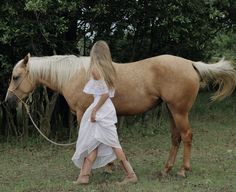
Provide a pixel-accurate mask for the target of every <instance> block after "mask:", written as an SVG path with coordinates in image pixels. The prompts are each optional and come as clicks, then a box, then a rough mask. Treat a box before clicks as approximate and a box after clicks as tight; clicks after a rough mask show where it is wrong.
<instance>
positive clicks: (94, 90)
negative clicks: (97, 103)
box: [83, 79, 115, 97]
mask: <svg viewBox="0 0 236 192" xmlns="http://www.w3.org/2000/svg"><path fill="white" fill-rule="evenodd" d="M83 92H85V93H87V94H92V95H96V96H98V95H102V94H106V93H109V97H114V94H115V90H114V89H110V90H109V89H108V87H107V85H106V83H105V81H104V80H102V79H100V80H95V79H90V80H89V81H88V83H87V84H86V85H85V87H84V90H83Z"/></svg>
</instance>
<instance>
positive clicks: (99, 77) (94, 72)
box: [91, 67, 101, 80]
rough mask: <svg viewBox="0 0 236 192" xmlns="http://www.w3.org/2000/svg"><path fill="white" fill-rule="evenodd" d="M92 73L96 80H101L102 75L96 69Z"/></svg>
mask: <svg viewBox="0 0 236 192" xmlns="http://www.w3.org/2000/svg"><path fill="white" fill-rule="evenodd" d="M91 73H92V76H93V78H94V79H95V80H99V79H101V75H100V73H99V71H98V70H97V69H96V68H95V67H93V68H92V70H91Z"/></svg>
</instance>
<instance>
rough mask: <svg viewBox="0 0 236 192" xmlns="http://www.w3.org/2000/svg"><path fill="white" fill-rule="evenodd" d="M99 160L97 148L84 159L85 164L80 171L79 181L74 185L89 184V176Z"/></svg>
mask: <svg viewBox="0 0 236 192" xmlns="http://www.w3.org/2000/svg"><path fill="white" fill-rule="evenodd" d="M96 158H97V148H96V149H94V150H93V151H92V152H91V153H89V154H88V156H87V157H86V158H85V159H84V163H83V165H82V168H81V170H80V174H79V177H78V179H77V180H76V181H75V182H74V184H88V183H89V176H90V173H91V169H92V166H93V163H94V161H95V159H96Z"/></svg>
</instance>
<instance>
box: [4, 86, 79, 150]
mask: <svg viewBox="0 0 236 192" xmlns="http://www.w3.org/2000/svg"><path fill="white" fill-rule="evenodd" d="M8 91H10V92H12V93H13V94H14V95H15V96H16V97H17V98H18V99H19V100H20V101H21V103H23V105H24V107H25V109H26V112H27V114H28V115H29V118H30V120H31V122H32V124H33V125H34V127H35V128H36V129H37V131H38V132H39V133H40V135H41V136H42V137H43V138H44V139H46V140H47V141H48V142H50V143H52V144H54V145H57V146H63V147H67V146H71V145H74V144H76V142H73V143H57V142H55V141H52V140H50V139H49V138H48V137H47V136H46V135H44V134H43V132H42V131H41V130H40V129H39V127H38V126H37V125H36V123H35V121H34V119H33V118H32V116H31V114H30V110H29V106H28V105H27V103H26V102H24V101H23V100H22V99H21V98H19V97H18V96H17V95H16V94H15V93H14V91H12V90H8Z"/></svg>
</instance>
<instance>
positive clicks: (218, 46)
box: [207, 31, 236, 61]
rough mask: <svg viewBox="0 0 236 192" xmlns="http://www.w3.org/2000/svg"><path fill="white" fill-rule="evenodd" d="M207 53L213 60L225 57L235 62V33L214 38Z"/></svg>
mask: <svg viewBox="0 0 236 192" xmlns="http://www.w3.org/2000/svg"><path fill="white" fill-rule="evenodd" d="M208 49H209V51H208V52H207V53H208V55H209V57H213V58H212V59H213V60H215V59H216V60H218V59H219V58H222V57H225V58H226V59H231V60H234V61H236V32H233V31H231V32H226V33H222V34H219V35H217V36H216V38H215V39H214V40H213V41H212V43H211V44H210V46H209V48H208Z"/></svg>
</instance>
